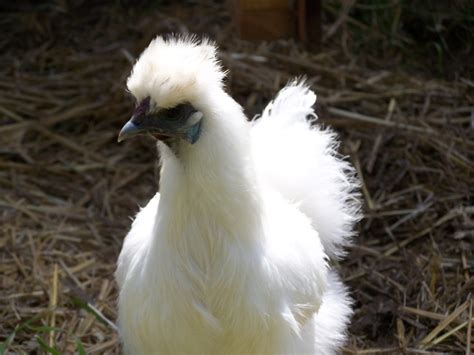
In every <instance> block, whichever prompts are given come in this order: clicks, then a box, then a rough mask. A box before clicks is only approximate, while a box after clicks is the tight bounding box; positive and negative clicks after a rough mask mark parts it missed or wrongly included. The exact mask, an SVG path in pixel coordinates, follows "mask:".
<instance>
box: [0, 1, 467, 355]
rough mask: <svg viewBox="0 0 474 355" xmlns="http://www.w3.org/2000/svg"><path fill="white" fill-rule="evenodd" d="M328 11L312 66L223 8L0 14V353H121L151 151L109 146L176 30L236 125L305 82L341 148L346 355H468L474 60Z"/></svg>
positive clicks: (105, 7)
mask: <svg viewBox="0 0 474 355" xmlns="http://www.w3.org/2000/svg"><path fill="white" fill-rule="evenodd" d="M333 3H334V2H331V1H329V2H327V3H326V4H325V5H324V8H323V33H324V35H323V45H322V48H321V50H320V51H319V52H314V53H310V52H306V51H305V50H304V49H303V48H302V47H301V46H300V45H299V44H296V43H294V42H293V41H287V40H280V41H274V42H245V41H241V40H239V39H237V38H236V37H235V31H234V30H233V28H232V26H231V24H230V15H229V12H228V11H227V8H226V6H225V5H223V4H221V3H220V2H213V1H195V2H191V1H189V2H182V3H181V2H180V3H174V4H173V5H169V4H168V5H166V4H165V5H163V4H161V2H153V1H151V2H147V1H140V2H135V3H134V4H133V5H131V4H130V2H120V1H110V2H85V1H56V2H53V1H51V2H44V3H42V4H40V5H38V4H35V2H20V3H9V4H8V5H1V6H0V9H1V11H2V15H1V16H0V29H1V31H2V33H3V34H4V35H3V36H2V37H1V38H0V50H1V51H0V53H1V56H0V63H1V66H0V122H1V125H0V231H1V232H0V342H1V344H0V353H2V351H5V352H6V353H37V352H49V353H51V354H56V353H72V352H74V351H76V352H78V353H80V354H84V353H87V354H93V353H120V345H119V340H118V335H117V330H116V327H115V325H114V322H115V320H116V299H117V289H116V285H115V282H114V279H113V273H114V269H115V262H116V259H117V256H118V253H119V251H120V248H121V243H122V239H123V237H124V236H125V234H126V233H127V230H128V228H129V225H130V217H131V216H133V215H134V214H135V213H136V212H137V210H138V208H139V206H143V205H144V204H145V203H146V202H147V201H148V199H149V198H151V197H152V196H153V194H154V193H155V191H156V190H157V188H158V169H157V162H158V161H157V155H156V148H155V146H154V144H153V142H152V141H148V140H144V141H140V140H137V141H130V142H129V141H127V142H125V143H122V144H117V142H116V139H117V134H118V131H119V129H120V127H121V126H122V125H123V123H124V122H125V121H126V120H127V119H128V117H129V115H130V113H131V111H132V109H133V105H134V102H133V100H132V98H131V97H130V96H129V95H128V94H127V93H126V91H125V80H126V78H127V76H128V74H129V72H130V69H131V67H132V64H133V62H134V60H135V58H136V57H137V55H138V54H139V53H140V51H141V50H143V49H144V48H145V47H146V45H147V44H148V42H149V41H150V39H152V38H153V37H154V36H156V35H157V34H160V33H166V32H188V31H190V32H196V33H205V34H207V35H209V36H210V37H211V38H213V39H215V40H216V41H217V43H218V44H219V45H220V46H221V49H222V51H221V58H222V61H223V63H224V66H225V67H226V68H228V69H230V75H229V78H228V79H227V86H228V88H229V91H230V92H231V93H232V95H233V96H234V97H235V98H236V99H237V100H238V101H239V102H240V103H241V104H242V105H243V106H244V107H245V110H246V112H247V113H248V115H249V117H250V118H251V117H252V116H253V115H255V114H257V113H258V112H260V110H261V109H262V107H263V106H264V105H265V104H266V103H267V102H268V100H269V99H270V98H272V97H273V95H274V94H275V93H276V92H277V91H278V89H279V88H281V87H282V86H283V85H284V84H285V83H286V82H287V80H289V79H290V78H292V77H294V76H300V75H306V76H307V78H308V82H309V83H311V86H312V88H313V89H314V91H315V92H316V93H317V94H318V103H317V111H318V115H319V118H320V123H321V124H323V125H325V126H330V127H334V129H336V130H337V131H338V132H340V133H341V135H342V137H343V143H342V146H341V151H342V152H343V153H344V154H345V155H347V156H349V158H350V160H351V161H352V163H353V164H354V165H355V167H356V169H357V171H358V174H359V177H360V178H361V181H362V183H363V189H362V196H363V200H364V215H365V217H364V219H363V221H362V222H361V223H360V225H359V232H360V233H359V234H360V235H359V237H358V238H357V239H356V240H355V243H354V246H353V247H351V248H350V250H349V254H348V256H347V258H346V259H345V260H344V261H343V262H341V263H340V265H337V267H338V268H339V269H340V272H341V274H342V276H343V278H344V280H345V282H346V283H347V284H348V285H349V287H350V288H351V290H352V296H353V298H354V302H355V315H354V317H353V320H352V324H351V327H350V334H351V335H350V338H349V341H348V343H347V344H346V346H345V348H344V352H346V353H360V354H368V353H450V354H454V353H456V354H457V353H459V354H461V353H470V352H471V349H473V348H472V342H473V341H474V338H473V336H472V320H473V302H472V292H473V288H474V278H473V267H474V259H473V249H474V248H473V240H474V238H473V237H474V205H473V201H474V198H473V197H474V154H473V152H474V81H473V75H472V74H473V71H472V70H471V68H472V67H469V66H470V64H469V62H468V60H461V59H462V58H471V60H472V56H469V55H467V54H466V52H463V53H461V54H459V55H458V54H452V53H451V54H449V55H451V56H453V57H455V58H456V59H457V61H455V60H454V59H453V60H450V57H449V55H447V56H446V59H444V57H441V59H440V57H439V56H436V53H437V52H436V51H434V52H433V53H434V54H433V55H432V57H430V55H429V53H430V52H426V53H425V52H419V51H417V50H418V49H420V47H419V46H418V44H417V43H413V42H410V41H409V40H406V38H405V37H404V35H403V34H402V33H400V34H399V33H398V32H396V33H395V35H394V37H393V38H394V41H399V42H396V43H402V44H403V48H402V47H397V46H396V45H392V42H390V41H387V42H383V43H386V45H385V47H384V46H380V43H379V42H377V43H376V42H373V47H370V45H371V43H372V42H369V41H370V40H372V39H371V38H373V37H374V36H372V35H369V34H370V33H371V27H370V26H368V25H367V24H366V23H365V22H363V21H362V20H360V19H359V18H356V17H351V15H350V14H352V12H351V13H349V15H347V13H345V12H344V9H342V10H341V9H340V8H338V7H337V6H335V5H334V6H333ZM363 9H364V7H362V8H359V11H362V10H363ZM344 14H345V15H344ZM356 31H359V32H356ZM361 33H362V34H365V33H366V34H367V40H366V41H362V42H360V41H359V42H357V41H358V40H359V39H360V37H361ZM372 34H373V33H372ZM362 37H363V36H362ZM375 38H376V40H377V41H380V38H378V37H377V36H375ZM377 38H378V39H377ZM374 41H375V40H374ZM355 43H359V44H361V45H360V46H359V47H356V46H355ZM376 45H377V46H379V47H377V48H379V50H378V52H379V54H377V51H371V50H369V49H370V48H374V47H375V46H376ZM435 47H436V46H434V47H433V48H435ZM415 52H416V53H417V56H415V55H413V57H410V56H407V53H415ZM453 63H456V65H455V66H454V64H453ZM282 169H284V167H282ZM469 320H471V321H469Z"/></svg>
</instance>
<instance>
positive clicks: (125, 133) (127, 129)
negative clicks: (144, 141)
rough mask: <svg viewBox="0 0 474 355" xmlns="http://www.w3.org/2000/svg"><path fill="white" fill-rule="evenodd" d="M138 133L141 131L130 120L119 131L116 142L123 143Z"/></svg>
mask: <svg viewBox="0 0 474 355" xmlns="http://www.w3.org/2000/svg"><path fill="white" fill-rule="evenodd" d="M140 131H141V130H140V127H138V126H137V125H135V124H134V123H133V122H132V120H130V121H128V122H127V123H125V125H124V126H123V127H122V129H121V130H120V133H119V135H118V138H117V141H118V142H119V143H120V142H122V141H124V140H125V139H127V138H131V137H133V136H135V135H137V134H139V132H140Z"/></svg>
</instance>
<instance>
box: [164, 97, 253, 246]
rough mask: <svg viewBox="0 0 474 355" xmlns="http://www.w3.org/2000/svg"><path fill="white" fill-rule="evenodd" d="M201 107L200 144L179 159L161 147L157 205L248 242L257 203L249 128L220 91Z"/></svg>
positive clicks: (185, 147) (185, 149) (181, 152)
mask: <svg viewBox="0 0 474 355" xmlns="http://www.w3.org/2000/svg"><path fill="white" fill-rule="evenodd" d="M200 102H201V105H200V107H197V109H199V110H200V111H202V112H203V113H204V121H203V126H202V135H201V138H200V139H199V141H198V142H197V143H196V144H194V145H190V144H188V143H183V145H182V146H181V147H180V150H179V154H178V156H176V155H175V154H173V153H172V152H171V151H170V150H169V149H167V148H164V147H163V148H164V149H163V150H162V173H161V184H160V185H161V202H160V204H161V203H163V204H166V205H167V207H168V208H169V210H170V211H174V212H173V213H179V214H180V215H181V216H182V218H183V219H188V220H193V221H196V218H195V217H196V216H200V218H201V219H202V220H203V223H209V224H216V225H224V226H226V227H227V228H229V229H232V230H234V231H239V232H238V233H237V234H239V235H248V236H249V238H252V237H251V235H253V234H254V233H252V231H251V229H252V228H254V227H255V226H256V225H257V224H258V223H259V222H258V220H257V219H256V216H259V215H260V213H259V208H260V201H259V195H258V193H257V190H258V186H257V180H256V176H255V172H254V166H253V161H252V158H251V146H250V134H249V129H250V127H249V123H248V122H247V120H246V118H245V115H244V114H243V112H242V108H241V107H240V106H239V105H238V104H237V103H236V102H235V101H234V100H233V99H232V98H231V97H230V96H228V95H227V94H226V93H225V92H224V91H222V90H220V91H216V92H213V93H212V95H207V96H206V97H204V98H203V99H202V100H201V101H200ZM243 221H246V222H245V223H243ZM184 222H185V221H184Z"/></svg>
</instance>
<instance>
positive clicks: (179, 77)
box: [127, 36, 225, 108]
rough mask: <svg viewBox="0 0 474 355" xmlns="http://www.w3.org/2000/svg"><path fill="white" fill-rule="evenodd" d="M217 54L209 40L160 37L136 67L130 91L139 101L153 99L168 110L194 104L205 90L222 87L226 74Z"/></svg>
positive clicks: (142, 56)
mask: <svg viewBox="0 0 474 355" xmlns="http://www.w3.org/2000/svg"><path fill="white" fill-rule="evenodd" d="M216 52H217V49H216V47H215V45H214V43H213V42H212V41H210V40H209V39H207V38H203V39H202V40H199V39H198V38H197V37H195V36H171V37H169V38H166V39H165V38H163V37H161V36H158V37H156V38H155V39H154V40H153V41H152V42H151V43H150V45H149V46H148V48H146V49H145V51H144V52H143V53H142V54H141V56H140V58H139V59H138V61H137V63H136V64H135V66H134V67H133V70H132V73H131V75H130V77H129V78H128V81H127V87H128V90H129V91H130V92H131V93H132V94H133V95H134V96H135V98H136V99H137V100H138V101H139V102H140V101H141V100H143V99H144V98H146V97H150V98H151V100H152V102H153V103H154V104H155V105H158V106H160V107H165V108H168V107H173V106H175V105H177V104H179V103H182V102H184V101H192V100H193V99H194V98H196V97H197V95H198V94H199V92H201V91H202V90H204V89H205V88H206V87H209V86H216V85H217V86H219V87H221V86H222V80H223V79H224V77H225V73H224V71H223V70H222V68H221V66H220V63H219V61H218V59H217V55H216Z"/></svg>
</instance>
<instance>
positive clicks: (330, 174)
mask: <svg viewBox="0 0 474 355" xmlns="http://www.w3.org/2000/svg"><path fill="white" fill-rule="evenodd" d="M315 102H316V95H315V94H314V93H313V92H312V91H311V90H309V88H308V87H307V86H306V85H305V83H304V81H300V82H298V81H296V80H295V81H293V82H292V83H290V84H289V85H288V86H286V87H285V88H283V89H282V90H281V91H280V92H279V94H278V95H277V97H276V98H275V100H274V101H273V102H271V103H270V104H268V106H267V107H266V108H265V110H264V111H263V113H262V116H261V117H260V118H259V119H258V120H256V121H255V123H254V125H253V128H252V130H251V133H252V142H253V143H254V145H253V146H254V154H255V159H256V165H257V166H258V171H259V172H260V173H261V175H262V179H264V181H265V182H266V183H268V184H269V185H270V186H272V187H273V188H274V189H276V190H277V191H279V192H280V193H281V194H283V196H285V197H286V198H287V199H288V200H289V201H294V202H296V203H298V205H299V208H300V210H301V211H303V212H304V213H305V214H307V215H308V217H310V218H311V221H312V223H313V226H314V228H315V229H316V230H317V231H318V232H319V237H320V238H321V242H322V243H323V245H324V249H325V251H326V253H327V254H328V255H329V256H340V255H341V254H343V252H344V249H343V248H342V247H343V246H345V245H347V244H348V242H349V238H350V237H351V236H352V234H353V231H352V228H353V226H354V224H355V222H357V220H358V219H359V213H358V211H359V203H358V200H357V194H356V192H355V191H356V190H357V188H358V183H357V181H356V179H355V178H354V171H353V168H352V167H351V166H350V165H349V163H348V162H347V161H346V160H344V159H341V157H340V155H339V154H338V153H337V148H338V145H339V142H338V140H337V136H336V134H335V133H334V132H333V131H331V130H330V129H322V128H321V127H320V126H318V125H314V121H315V120H316V119H317V117H316V115H315V113H314V110H313V105H314V103H315Z"/></svg>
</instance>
